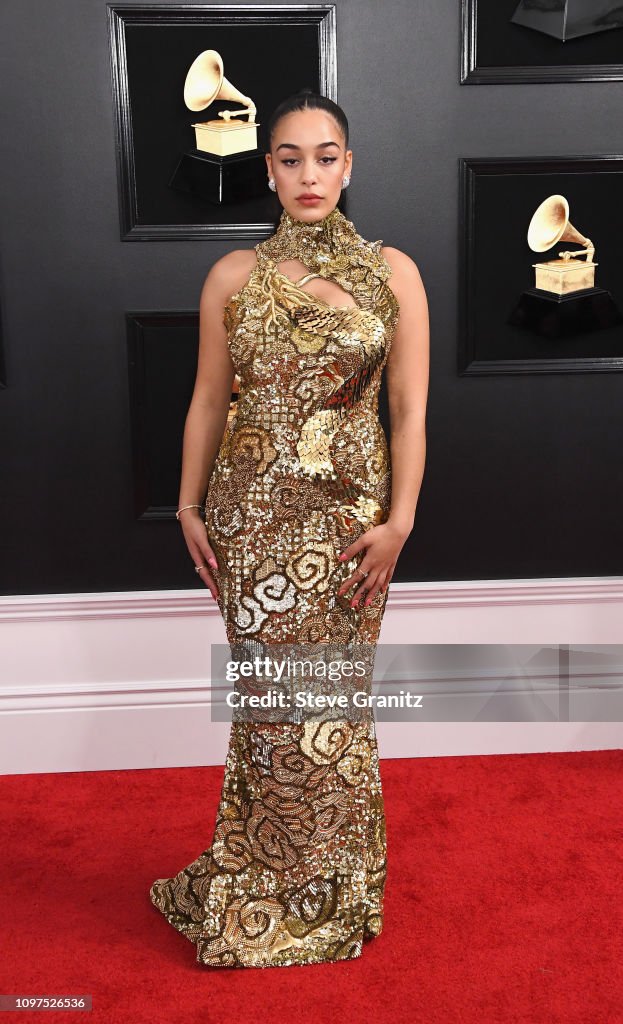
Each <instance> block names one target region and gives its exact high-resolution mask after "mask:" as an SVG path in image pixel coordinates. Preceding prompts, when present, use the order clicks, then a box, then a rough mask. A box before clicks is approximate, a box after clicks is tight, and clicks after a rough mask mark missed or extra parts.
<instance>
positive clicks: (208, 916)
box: [150, 207, 399, 967]
mask: <svg viewBox="0 0 623 1024" xmlns="http://www.w3.org/2000/svg"><path fill="white" fill-rule="evenodd" d="M380 247H381V241H380V240H379V241H376V242H370V241H366V240H365V239H363V238H362V237H361V236H360V235H359V234H358V233H357V231H356V230H355V227H354V225H353V223H352V222H351V221H350V220H348V219H347V218H346V217H345V216H344V214H342V212H341V211H340V210H339V209H338V208H337V207H336V208H334V209H333V211H332V212H331V213H329V214H327V215H326V216H325V217H324V218H322V219H321V220H318V221H315V222H305V221H299V220H297V219H295V218H293V217H291V216H290V215H289V214H288V213H287V212H286V211H285V210H284V211H283V212H282V214H281V219H280V221H279V224H278V227H277V229H276V231H275V232H274V233H273V234H272V235H271V236H270V237H269V238H267V239H265V240H264V241H263V242H260V243H258V244H257V245H256V246H255V252H256V255H257V264H256V266H255V267H254V269H253V271H252V272H251V275H250V277H249V279H248V281H247V282H246V284H245V285H244V286H243V287H242V288H241V289H240V291H238V292H237V293H236V294H235V295H234V296H232V297H231V299H230V300H229V302H228V303H227V305H226V307H225V311H224V323H225V325H226V327H227V332H228V344H229V347H230V351H231V355H232V360H233V363H234V366H235V368H236V372H237V373H238V375H239V378H240V390H239V396H238V402H237V411H236V414H235V415H234V416H233V418H232V420H231V423H230V424H229V425H228V428H227V430H226V432H225V436H224V438H223V441H222V444H221V446H220V450H219V453H218V456H217V460H216V462H215V465H214V470H213V473H212V475H211V477H210V483H209V487H208V493H207V495H206V526H207V530H208V536H209V540H210V543H211V545H212V547H213V549H214V552H215V554H216V557H217V561H218V569H217V570H215V580H216V582H217V585H218V588H219V597H218V604H219V608H220V611H221V614H222V616H223V619H224V622H225V627H226V632H227V638H228V642H229V643H230V644H233V643H234V642H240V641H243V642H245V641H248V640H257V641H259V642H260V643H267V644H270V643H278V644H281V643H287V642H291V641H296V642H301V643H306V642H309V643H317V642H323V641H327V640H335V641H338V642H347V643H349V642H354V643H364V644H372V645H375V644H376V641H377V639H378V634H379V631H380V627H381V620H382V617H383V614H384V611H385V605H386V601H387V592H385V593H377V595H376V597H375V598H374V599H373V601H372V602H371V603H370V604H369V605H368V606H365V605H364V604H363V600H362V601H360V603H359V605H358V606H357V607H354V608H353V607H351V605H350V601H351V599H352V596H353V594H354V592H355V588H353V589H352V590H351V591H349V592H346V593H345V594H344V595H341V596H338V594H337V591H338V589H339V587H340V584H341V583H342V581H343V580H345V579H346V578H347V577H349V576H350V575H351V574H352V573H353V571H354V570H355V568H356V567H357V566H358V565H359V563H360V562H361V560H362V559H363V557H364V555H365V551H361V552H359V553H358V554H357V555H356V556H355V557H354V558H353V559H351V560H349V561H346V562H339V561H338V556H339V553H340V552H341V550H342V549H344V548H346V547H348V545H349V544H351V543H352V542H353V541H354V540H355V539H356V538H357V537H359V536H360V535H361V532H362V531H363V530H366V529H369V528H370V527H373V526H375V525H377V524H379V523H382V522H384V521H385V520H386V519H387V516H388V514H389V508H390V497H391V466H390V458H389V449H388V445H387V440H386V436H385V433H384V431H383V428H382V426H381V423H380V420H379V418H378V392H379V385H380V382H381V375H382V371H383V367H384V366H385V363H386V360H387V357H388V354H389V348H390V345H391V338H392V334H393V332H394V329H395V326H396V323H397V318H398V315H399V306H398V302H397V299H396V297H395V295H394V293H393V291H392V290H391V288H390V287H389V285H388V284H387V280H388V278H389V276H390V274H391V268H390V266H389V264H388V263H387V261H386V260H385V258H384V256H383V254H382V252H381V248H380ZM285 260H298V261H299V262H300V263H302V264H303V265H304V266H305V267H306V268H307V269H308V271H309V273H307V274H306V275H305V276H304V277H303V278H301V279H300V280H299V281H296V282H294V281H293V280H291V278H290V277H289V276H286V274H285V273H283V272H282V271H280V270H279V267H278V264H280V263H281V262H282V261H285ZM317 277H320V278H322V277H324V278H326V279H328V280H331V281H333V282H334V283H335V284H336V285H338V286H340V288H341V289H342V290H343V292H344V293H349V294H348V295H347V294H344V303H343V304H342V305H339V306H337V305H336V306H333V305H330V304H329V303H328V302H327V301H325V300H324V299H321V298H319V297H317V296H315V295H314V294H312V292H310V290H309V289H307V288H305V285H306V284H307V282H308V281H309V280H311V279H313V278H317ZM349 298H350V302H348V300H349ZM353 303H355V305H353ZM386 852H387V851H386V835H385V814H384V805H383V796H382V790H381V779H380V774H379V763H378V751H377V741H376V733H375V723H374V716H373V712H372V711H371V710H370V712H369V713H366V714H365V715H364V717H363V720H361V721H350V720H346V719H344V720H340V721H338V722H336V721H330V720H327V721H322V720H320V721H317V720H306V721H304V722H294V721H282V722H278V723H275V722H270V723H266V722H253V721H242V722H236V721H233V722H232V726H231V736H230V742H229V749H228V753H227V759H226V764H225V777H224V782H223V789H222V793H221V798H220V803H219V807H218V812H217V818H216V824H215V828H214V833H213V838H212V842H211V845H210V846H209V847H208V848H207V849H205V850H204V852H203V853H201V855H200V856H198V857H197V859H196V860H194V861H193V862H192V863H191V864H189V865H188V866H187V867H185V868H183V869H182V870H181V871H180V872H179V873H178V874H177V875H175V876H174V877H173V878H159V879H157V880H156V881H155V882H154V883H153V884H152V886H151V889H150V897H151V900H152V903H153V904H154V905H155V906H156V907H157V908H158V909H159V910H160V911H161V912H162V914H163V915H164V916H165V918H166V919H167V921H168V922H169V924H171V925H172V926H173V927H174V928H176V929H177V930H178V931H180V932H181V933H182V934H183V935H185V936H186V938H188V939H190V940H191V941H192V942H193V943H195V945H196V955H197V960H198V961H199V962H200V963H201V964H205V965H208V966H217V967H225V966H231V967H249V966H250V967H272V966H285V965H289V964H310V963H318V962H322V961H336V960H342V959H352V958H354V957H357V956H359V955H360V954H361V952H362V948H363V940H364V939H368V938H372V937H374V936H377V935H379V933H380V932H381V929H382V925H383V896H384V887H385V879H386V870H387V860H386Z"/></svg>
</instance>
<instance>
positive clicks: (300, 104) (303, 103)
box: [267, 86, 348, 229]
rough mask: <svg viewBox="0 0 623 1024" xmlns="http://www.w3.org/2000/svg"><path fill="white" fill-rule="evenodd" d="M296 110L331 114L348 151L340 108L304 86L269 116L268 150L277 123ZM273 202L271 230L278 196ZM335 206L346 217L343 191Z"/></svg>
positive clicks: (277, 214) (345, 124) (345, 123)
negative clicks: (323, 111) (319, 111)
mask: <svg viewBox="0 0 623 1024" xmlns="http://www.w3.org/2000/svg"><path fill="white" fill-rule="evenodd" d="M296 110H326V112H327V114H331V116H332V117H333V118H334V119H335V121H337V124H338V126H339V128H340V130H341V132H342V135H343V136H344V142H345V148H346V149H348V119H347V117H346V114H345V113H344V111H343V110H342V108H341V107H339V106H338V105H337V103H334V102H333V100H330V99H328V97H327V96H322V94H321V93H319V92H314V90H313V89H310V88H309V86H305V88H303V89H299V91H298V92H294V93H292V95H291V96H286V98H285V99H284V100H282V101H281V103H280V104H279V105H278V106H277V107H275V109H274V110H273V112H272V114H271V115H270V117H269V119H268V127H267V135H268V149H269V150H270V148H271V146H272V139H273V135H274V132H275V128H276V127H277V123H278V122H279V121H280V120H281V118H282V117H285V115H286V114H292V113H294V111H296ZM273 200H274V204H273V205H274V209H273V211H272V213H273V221H274V223H273V229H276V227H277V225H278V223H279V218H280V215H281V209H282V207H281V203H280V202H279V198H278V196H276V195H274V196H273ZM337 206H338V209H340V210H341V211H342V213H344V214H345V215H347V213H346V206H347V199H346V195H345V192H344V191H342V192H341V194H340V198H339V200H338V203H337Z"/></svg>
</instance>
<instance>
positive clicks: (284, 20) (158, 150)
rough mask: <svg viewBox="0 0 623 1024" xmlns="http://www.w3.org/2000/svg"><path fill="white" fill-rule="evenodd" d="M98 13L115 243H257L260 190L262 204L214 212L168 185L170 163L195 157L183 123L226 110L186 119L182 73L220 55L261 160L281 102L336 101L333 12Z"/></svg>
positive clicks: (157, 8) (263, 215)
mask: <svg viewBox="0 0 623 1024" xmlns="http://www.w3.org/2000/svg"><path fill="white" fill-rule="evenodd" d="M107 10H108V30H109V43H110V60H111V76H112V95H113V108H114V122H115V138H116V159H117V180H118V190H119V217H120V232H121V240H122V241H126V242H134V241H168V240H176V241H177V240H180V239H182V240H184V241H189V240H191V239H202V240H203V239H206V238H227V239H247V238H255V239H258V238H259V239H261V238H264V237H267V236H268V235H269V234H270V233H271V231H273V230H274V222H275V216H276V214H277V213H278V211H277V209H276V203H275V196H274V195H273V193H272V192H270V190H269V189H268V186H266V195H265V196H264V195H263V194H261V195H258V196H256V197H255V198H252V199H248V200H245V201H244V203H234V204H232V203H228V204H227V205H217V204H213V203H211V202H209V201H207V200H202V199H200V198H198V197H197V196H196V195H193V194H190V193H184V192H181V191H179V190H176V189H174V188H172V187H170V185H169V182H170V181H171V178H172V176H174V174H175V170H176V167H177V165H178V162H179V159H180V156H181V155H182V154H183V153H185V152H188V151H195V152H196V150H195V139H194V129H193V128H192V127H191V125H192V123H193V122H194V121H198V120H206V119H209V118H216V117H217V116H218V111H219V110H223V109H229V108H232V103H233V101H232V100H229V101H214V102H213V103H212V104H211V105H210V106H209V108H207V111H208V112H207V113H206V110H203V111H199V113H196V112H195V113H193V111H191V110H189V109H188V108H187V107H186V104H185V103H184V98H183V86H184V81H185V77H186V73H187V71H188V68H189V67H190V65H191V64H192V62H193V60H194V59H195V58H196V57H197V56H198V55H199V53H201V52H202V51H203V50H205V49H216V50H217V51H218V52H219V53H221V54H222V57H223V64H224V75H225V78H227V79H228V80H229V81H230V82H231V83H232V85H234V86H235V87H236V88H237V89H239V90H240V91H241V92H243V93H245V94H250V95H251V97H252V99H253V101H254V102H255V104H256V106H257V116H256V121H257V124H258V149H257V151H256V152H257V156H258V161H259V160H260V159H261V161H262V162H263V160H264V157H263V153H264V152H265V150H266V149H267V136H266V128H267V119H268V117H269V115H270V113H271V111H272V110H273V109H274V107H275V106H276V105H277V104H278V103H279V102H280V101H281V100H282V99H283V98H284V97H285V96H287V95H289V94H290V93H291V92H295V91H297V90H298V89H300V88H302V87H303V86H310V87H311V88H313V89H315V90H316V91H318V92H320V93H322V94H323V95H325V96H327V97H328V98H329V99H333V100H337V64H336V53H337V46H336V10H335V4H275V5H270V4H262V5H261V6H253V5H251V4H248V5H245V4H197V5H193V6H188V5H185V4H140V5H139V4H117V3H109V4H107ZM269 55H270V59H269ZM269 68H270V69H272V73H271V74H270V75H268V74H267V69H269ZM234 106H237V105H236V104H234ZM241 109H242V108H241ZM265 170H266V169H265V167H263V173H264V174H265ZM266 177H267V176H266Z"/></svg>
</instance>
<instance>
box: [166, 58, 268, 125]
mask: <svg viewBox="0 0 623 1024" xmlns="http://www.w3.org/2000/svg"><path fill="white" fill-rule="evenodd" d="M214 100H234V101H235V102H236V103H242V104H243V105H244V106H245V107H247V109H249V110H252V111H253V112H255V109H256V108H255V104H254V103H253V101H252V100H251V99H250V98H249V97H248V96H244V95H243V93H241V92H240V90H239V89H236V87H235V86H234V85H232V84H231V82H230V81H228V79H227V78H225V76H224V74H223V59H222V57H221V55H220V53H218V52H217V51H216V50H204V51H203V53H200V54H199V56H198V57H196V58H195V60H194V61H193V62H192V64H191V65H190V68H189V69H188V74H187V75H186V81H185V82H184V103H185V104H186V106H187V107H188V109H189V110H205V108H206V107H209V106H210V104H211V103H213V102H214ZM240 113H243V111H240Z"/></svg>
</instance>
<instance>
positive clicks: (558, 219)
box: [528, 195, 590, 252]
mask: <svg viewBox="0 0 623 1024" xmlns="http://www.w3.org/2000/svg"><path fill="white" fill-rule="evenodd" d="M561 240H562V241H566V242H579V244H580V245H586V244H587V243H588V244H590V239H588V238H586V237H585V236H584V235H582V234H581V233H580V232H579V231H578V230H577V228H574V226H573V224H572V223H571V222H570V220H569V203H568V202H567V200H566V199H565V197H564V196H558V195H554V196H548V198H547V199H544V200H543V202H542V203H541V205H540V206H538V207H537V208H536V210H535V212H534V214H533V215H532V220H531V221H530V224H529V227H528V245H529V246H530V248H531V249H533V250H534V251H535V252H545V250H546V249H551V247H552V246H553V245H555V244H556V242H559V241H561Z"/></svg>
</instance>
